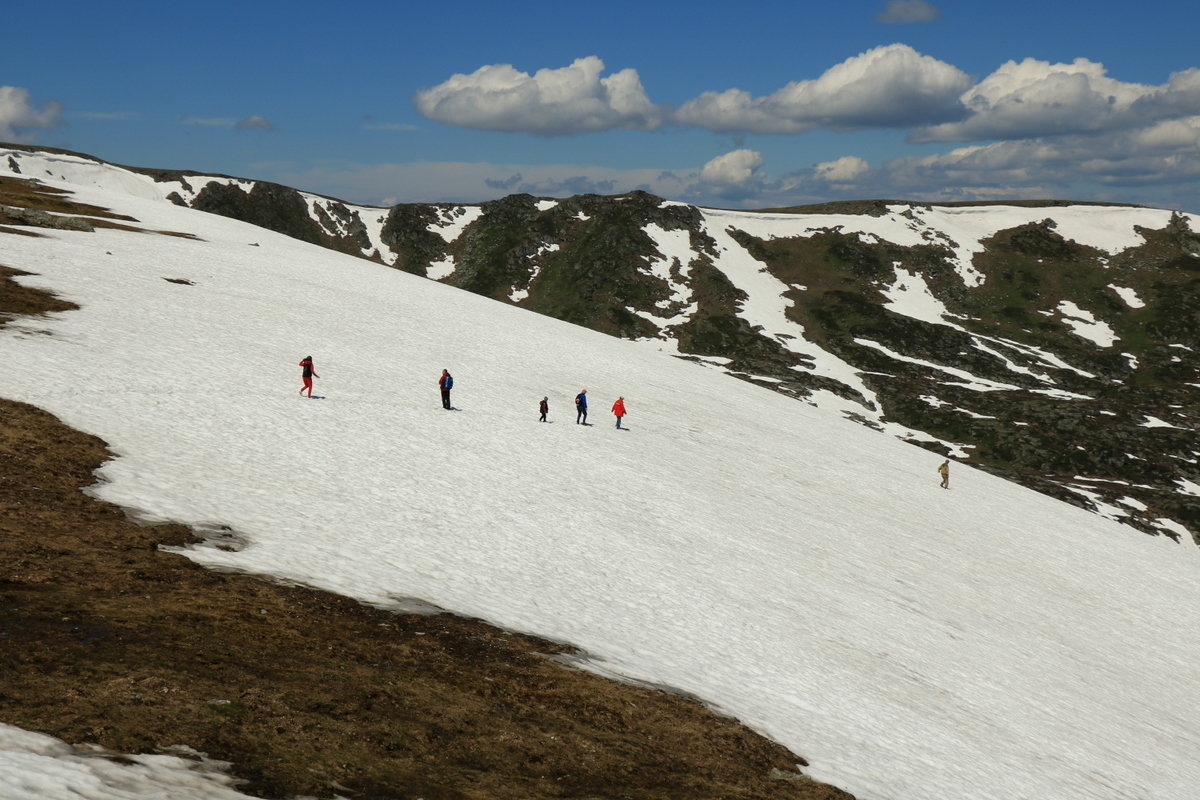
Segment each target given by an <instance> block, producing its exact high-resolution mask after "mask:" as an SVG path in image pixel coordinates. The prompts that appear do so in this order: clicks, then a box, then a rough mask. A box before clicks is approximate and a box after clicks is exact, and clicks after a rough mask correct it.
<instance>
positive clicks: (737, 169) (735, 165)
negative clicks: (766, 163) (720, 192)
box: [700, 150, 763, 185]
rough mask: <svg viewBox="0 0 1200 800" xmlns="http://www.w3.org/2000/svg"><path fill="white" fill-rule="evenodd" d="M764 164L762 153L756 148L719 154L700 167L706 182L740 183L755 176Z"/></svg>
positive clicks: (701, 174) (701, 176)
mask: <svg viewBox="0 0 1200 800" xmlns="http://www.w3.org/2000/svg"><path fill="white" fill-rule="evenodd" d="M762 164H763V158H762V154H761V153H758V152H757V151H754V150H734V151H732V152H729V153H725V154H724V155H720V156H717V157H716V158H714V159H712V160H711V161H709V162H708V163H707V164H705V165H704V166H703V167H702V168H701V169H700V180H702V181H704V182H705V183H720V184H729V185H740V184H744V183H746V182H747V181H749V180H750V179H751V178H753V177H754V173H755V172H756V171H757V170H758V168H759V167H761V166H762Z"/></svg>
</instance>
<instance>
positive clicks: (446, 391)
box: [438, 369, 454, 409]
mask: <svg viewBox="0 0 1200 800" xmlns="http://www.w3.org/2000/svg"><path fill="white" fill-rule="evenodd" d="M453 385H454V378H452V377H450V370H448V369H444V370H442V377H440V378H438V388H439V389H441V390H442V408H445V409H449V408H450V387H452V386H453Z"/></svg>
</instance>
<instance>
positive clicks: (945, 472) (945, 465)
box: [938, 459, 950, 489]
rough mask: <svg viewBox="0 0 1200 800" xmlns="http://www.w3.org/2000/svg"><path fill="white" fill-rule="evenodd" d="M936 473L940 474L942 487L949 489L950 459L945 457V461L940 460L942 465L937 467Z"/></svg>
mask: <svg viewBox="0 0 1200 800" xmlns="http://www.w3.org/2000/svg"><path fill="white" fill-rule="evenodd" d="M938 474H939V475H941V476H942V488H943V489H949V488H950V459H946V460H945V461H943V462H942V465H941V466H940V467H938Z"/></svg>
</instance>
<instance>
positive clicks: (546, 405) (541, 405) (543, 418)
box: [538, 397, 550, 422]
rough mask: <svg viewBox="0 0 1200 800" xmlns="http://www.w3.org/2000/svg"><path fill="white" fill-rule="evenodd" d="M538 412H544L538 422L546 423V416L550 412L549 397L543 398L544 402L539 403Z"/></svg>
mask: <svg viewBox="0 0 1200 800" xmlns="http://www.w3.org/2000/svg"><path fill="white" fill-rule="evenodd" d="M538 411H540V412H542V416H541V418H540V419H539V420H538V422H545V421H546V414H547V413H548V412H549V411H550V398H549V397H543V398H542V402H540V403H538Z"/></svg>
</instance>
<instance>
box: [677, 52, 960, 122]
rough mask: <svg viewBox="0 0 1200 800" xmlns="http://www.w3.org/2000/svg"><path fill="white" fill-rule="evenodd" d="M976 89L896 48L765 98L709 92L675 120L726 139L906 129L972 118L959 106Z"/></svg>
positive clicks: (943, 66)
mask: <svg viewBox="0 0 1200 800" xmlns="http://www.w3.org/2000/svg"><path fill="white" fill-rule="evenodd" d="M970 86H971V79H970V77H969V76H968V75H967V74H966V73H965V72H963V71H962V70H960V69H958V68H957V67H954V66H952V65H950V64H947V63H946V62H944V61H939V60H937V59H936V58H932V57H930V56H926V55H922V54H920V53H918V52H917V51H916V50H913V49H912V48H911V47H909V46H908V45H904V44H891V45H887V46H885V47H877V48H875V49H873V50H868V51H867V52H865V53H862V54H861V55H857V56H854V57H853V58H849V59H847V60H846V61H843V62H842V63H840V64H838V65H836V66H834V67H832V68H830V69H829V70H827V71H826V72H825V73H824V74H823V75H821V76H820V77H819V78H817V79H815V80H808V81H794V82H792V83H789V84H788V85H787V86H784V87H783V88H782V89H780V90H778V91H776V92H774V93H773V94H770V95H767V96H765V97H757V98H756V97H752V96H751V95H750V94H749V93H747V92H745V91H742V90H741V89H729V90H727V91H724V92H705V93H704V94H702V95H700V96H699V97H697V98H695V99H694V100H690V101H688V102H687V103H685V104H684V105H683V106H682V107H681V108H680V109H679V111H678V112H677V113H676V115H675V119H676V121H678V122H680V123H682V124H687V125H696V126H699V127H703V128H708V129H710V130H714V131H726V132H740V131H746V132H753V133H799V132H802V131H805V130H809V129H810V128H815V127H827V128H834V129H840V130H849V129H854V128H876V127H881V128H905V127H910V126H913V125H928V124H930V123H933V122H935V121H941V122H946V121H951V120H956V119H959V118H961V117H962V116H964V113H965V112H964V109H963V106H962V103H961V101H960V100H959V98H960V96H961V95H962V94H963V93H964V92H966V91H967V89H968V88H970Z"/></svg>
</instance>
